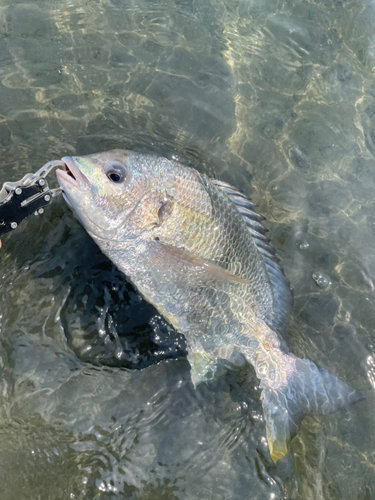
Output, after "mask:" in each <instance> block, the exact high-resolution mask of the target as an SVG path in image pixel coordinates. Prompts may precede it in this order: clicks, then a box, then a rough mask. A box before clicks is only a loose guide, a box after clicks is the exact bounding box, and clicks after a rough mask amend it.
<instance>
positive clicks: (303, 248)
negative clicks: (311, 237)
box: [299, 243, 310, 250]
mask: <svg viewBox="0 0 375 500" xmlns="http://www.w3.org/2000/svg"><path fill="white" fill-rule="evenodd" d="M309 246H310V245H309V244H308V243H301V244H300V246H299V247H300V249H301V250H307V249H308V248H309Z"/></svg>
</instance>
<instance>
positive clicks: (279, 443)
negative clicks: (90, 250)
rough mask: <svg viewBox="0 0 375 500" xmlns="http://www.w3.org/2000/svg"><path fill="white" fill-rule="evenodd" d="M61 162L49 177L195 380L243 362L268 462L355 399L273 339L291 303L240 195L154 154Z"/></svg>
mask: <svg viewBox="0 0 375 500" xmlns="http://www.w3.org/2000/svg"><path fill="white" fill-rule="evenodd" d="M63 161H65V164H66V169H65V172H64V171H57V175H58V180H59V183H60V186H61V188H62V189H63V192H64V196H65V198H66V200H67V201H68V203H69V205H70V206H71V207H72V208H73V210H74V211H75V213H76V215H77V217H78V219H79V220H80V221H81V223H82V224H83V226H84V227H85V228H86V230H87V231H88V232H89V234H90V235H91V236H92V238H93V239H94V240H95V241H96V242H97V244H98V245H99V247H100V248H101V249H102V251H103V252H104V253H105V254H106V255H107V256H108V257H109V258H110V259H111V260H112V261H113V262H114V263H115V265H116V266H117V267H118V268H119V269H120V270H121V271H123V272H124V273H125V275H126V276H127V278H128V279H129V280H131V281H132V282H133V283H134V284H135V286H136V287H137V288H138V290H139V292H140V293H141V294H142V295H143V297H144V298H145V299H146V300H148V301H149V302H151V303H152V304H153V305H154V306H155V307H156V308H157V309H158V311H159V312H160V313H161V314H162V315H163V316H164V317H165V318H167V319H168V320H169V321H170V323H171V324H172V325H173V326H174V327H175V328H176V329H177V330H179V331H180V332H181V333H183V334H184V335H185V337H186V340H187V344H188V351H189V354H188V360H189V362H190V365H191V378H192V382H193V383H194V385H195V386H196V385H197V384H199V383H201V382H206V381H208V380H210V379H211V378H212V377H213V376H214V374H215V372H216V370H217V368H218V366H219V364H220V363H221V361H224V362H225V363H226V365H227V366H230V365H231V363H236V360H238V355H242V356H243V357H245V359H246V360H247V361H248V362H249V363H251V364H252V365H253V367H254V369H255V373H256V375H257V377H258V378H259V379H260V387H261V388H262V394H261V401H262V405H263V410H264V417H265V421H266V433H267V439H268V444H269V448H270V454H271V458H272V459H273V460H274V461H275V462H276V461H277V460H279V459H280V458H282V457H283V456H284V455H285V454H286V453H287V446H288V441H289V440H290V438H291V437H292V436H293V435H294V434H295V433H296V432H297V430H298V424H299V422H300V420H301V419H302V418H303V416H304V415H306V414H308V413H310V414H327V413H330V412H332V411H335V410H337V409H338V408H340V407H342V406H346V405H348V404H351V403H355V402H357V401H360V400H361V399H363V396H362V394H361V393H359V392H358V391H355V390H353V389H351V388H350V387H349V386H348V385H347V384H345V383H344V382H342V381H340V380H339V379H338V378H337V377H335V376H334V375H332V374H331V373H329V372H328V371H327V370H325V369H323V368H320V369H319V368H317V367H316V366H315V365H314V363H312V362H311V361H309V360H308V359H300V358H297V357H296V356H294V355H293V354H291V353H289V352H288V348H287V346H286V343H285V341H284V340H283V338H282V334H283V332H284V331H285V328H286V326H287V323H288V316H289V312H290V308H291V293H290V289H289V283H288V280H287V279H286V277H285V276H284V273H283V271H282V269H281V267H280V266H279V260H278V259H277V258H276V256H275V251H274V250H273V249H272V248H271V247H270V246H269V241H268V239H267V238H266V236H265V232H266V231H265V229H264V228H263V226H262V225H261V221H262V220H263V219H264V218H263V217H262V216H260V215H259V214H257V213H256V212H255V205H254V204H253V203H252V202H251V201H250V200H248V199H247V198H246V197H245V196H244V195H243V194H241V193H240V192H239V191H237V190H236V189H235V188H234V187H232V186H230V185H228V184H225V183H223V182H220V181H215V180H212V179H210V178H208V177H207V176H205V175H204V174H199V173H198V172H197V171H195V170H194V169H191V168H188V167H186V166H183V165H179V164H176V163H174V162H171V161H169V160H168V159H166V158H163V157H158V156H155V155H143V154H141V153H135V152H132V151H125V150H114V151H107V152H104V153H98V154H95V155H89V156H85V157H74V158H71V157H65V158H63ZM113 171H114V172H116V176H115V177H114V179H116V181H114V180H113V179H112V178H111V175H110V174H111V172H113ZM68 177H69V178H68ZM72 179H74V182H73V181H72Z"/></svg>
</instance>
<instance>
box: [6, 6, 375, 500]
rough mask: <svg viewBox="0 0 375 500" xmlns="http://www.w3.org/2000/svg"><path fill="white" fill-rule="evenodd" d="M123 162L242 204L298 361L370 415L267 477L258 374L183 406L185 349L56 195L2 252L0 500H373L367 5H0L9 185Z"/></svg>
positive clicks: (374, 297) (372, 42)
mask: <svg viewBox="0 0 375 500" xmlns="http://www.w3.org/2000/svg"><path fill="white" fill-rule="evenodd" d="M114 147H121V148H129V149H135V150H139V151H147V152H149V151H153V152H157V153H166V154H169V155H170V154H172V155H175V156H177V157H179V158H184V159H185V161H186V162H187V163H188V164H189V165H191V166H194V167H196V168H198V169H200V170H201V171H204V172H206V173H207V174H209V175H211V176H213V177H216V178H219V179H221V180H223V181H226V182H229V183H231V184H233V185H235V186H237V187H238V188H241V189H242V190H243V191H244V192H245V193H246V194H247V195H248V196H250V197H251V198H252V199H253V200H254V201H255V202H256V203H257V204H258V205H259V210H260V212H261V213H262V214H263V215H265V216H266V217H267V222H266V225H267V227H268V229H269V235H270V238H271V239H272V242H273V245H274V247H275V248H276V250H277V254H278V256H279V257H280V258H281V260H282V264H283V267H284V269H285V273H286V275H287V277H288V278H289V280H290V283H291V286H292V288H293V292H294V308H293V312H292V317H291V324H290V328H289V330H288V333H287V340H288V344H289V347H290V349H291V351H292V352H294V353H295V354H296V355H298V356H301V357H308V358H309V359H311V360H312V361H314V362H315V363H317V364H318V365H319V366H323V367H325V368H327V369H328V370H330V371H331V372H333V373H334V374H336V375H337V376H338V377H340V378H341V379H342V380H344V381H346V382H347V383H348V384H350V385H351V386H352V387H354V388H356V389H358V390H361V391H362V392H363V393H364V394H365V395H366V398H367V399H366V401H364V402H361V403H359V404H357V405H355V406H353V407H352V408H350V409H348V410H346V411H342V412H338V413H335V414H332V415H329V416H324V417H307V418H305V419H304V421H303V423H302V425H301V430H300V432H299V434H298V435H297V437H295V438H294V439H293V441H292V443H291V446H290V454H289V455H288V456H287V457H285V459H283V460H281V461H279V462H278V463H277V465H275V464H273V462H272V461H271V459H270V456H269V452H268V448H267V446H266V441H265V427H264V421H263V417H262V409H261V404H260V401H259V395H260V389H259V386H258V381H257V379H256V378H255V376H254V372H253V371H252V370H251V369H248V370H246V369H241V370H237V371H236V372H232V373H227V374H224V375H223V376H222V377H220V378H218V379H217V380H215V381H214V382H212V383H211V384H210V385H201V386H199V387H198V388H197V390H194V388H193V386H192V384H191V382H190V375H189V365H188V362H187V361H186V349H185V343H184V339H183V337H182V336H181V335H179V334H178V333H177V332H175V331H174V330H173V329H172V328H171V327H170V326H169V325H168V324H166V322H165V321H164V320H163V319H162V318H160V317H159V316H158V314H157V312H156V311H155V310H154V309H153V308H152V306H150V305H149V304H147V303H145V302H144V301H143V300H142V299H141V297H140V296H139V295H138V294H137V292H136V291H135V290H134V289H133V288H132V287H131V285H129V284H127V283H126V280H125V278H124V276H123V275H122V274H121V273H119V272H118V271H117V270H116V269H115V268H114V266H113V265H112V264H111V262H109V261H108V260H107V259H106V258H105V257H104V256H103V255H102V254H101V253H100V251H99V250H98V249H97V247H96V246H95V244H94V243H93V242H92V241H91V240H90V238H89V237H88V235H87V234H86V233H85V231H84V230H83V228H82V227H81V226H80V225H79V223H78V222H77V221H76V219H75V218H74V217H73V215H72V213H71V212H70V210H69V207H68V206H67V205H66V204H65V203H64V202H63V200H62V198H61V197H60V198H58V199H57V200H56V201H55V202H54V203H53V205H52V207H51V208H50V209H48V210H46V212H45V214H44V215H43V216H42V217H39V218H37V217H32V218H30V219H29V220H28V222H25V223H23V224H22V226H20V228H19V229H18V230H17V231H16V232H14V234H11V235H9V236H6V237H4V238H3V248H2V250H1V252H0V279H1V281H0V295H1V303H0V315H1V318H0V328H1V332H0V344H1V346H0V347H1V349H0V498H1V500H23V499H25V500H49V499H50V500H63V499H76V500H78V499H82V500H93V499H94V500H97V499H101V500H109V499H121V500H122V499H142V500H157V499H167V500H170V499H179V500H185V499H189V500H190V499H199V500H201V499H203V500H219V499H220V500H224V499H225V500H237V499H241V500H243V499H257V500H263V499H264V500H281V499H284V500H289V499H295V500H317V499H324V500H372V499H374V498H375V411H374V408H375V397H374V395H375V392H374V390H375V352H374V343H375V332H374V330H375V307H374V306H375V282H374V280H375V259H374V249H375V202H374V199H375V196H374V193H375V162H374V154H375V4H374V2H373V1H372V0H278V1H276V0H237V1H234V0H160V1H157V0H148V1H146V0H137V1H135V0H127V1H126V0H89V1H88V0H84V1H83V0H44V1H43V0H24V1H18V0H1V2H0V181H1V182H3V181H12V180H17V179H19V178H20V177H22V176H23V175H24V174H25V173H27V172H31V171H35V170H37V169H38V168H39V167H40V166H41V165H43V164H44V163H45V162H47V161H49V160H52V159H59V158H60V157H62V156H65V155H74V154H77V155H82V154H87V153H93V152H97V151H102V150H105V149H109V148H114ZM50 179H51V183H53V182H54V181H53V175H52V176H50Z"/></svg>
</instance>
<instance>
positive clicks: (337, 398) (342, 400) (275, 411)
mask: <svg viewBox="0 0 375 500" xmlns="http://www.w3.org/2000/svg"><path fill="white" fill-rule="evenodd" d="M288 357H289V356H288ZM293 361H295V362H294V363H293V364H294V367H293V370H292V371H291V373H289V374H288V378H287V383H286V384H285V385H281V386H280V387H279V388H277V389H274V388H272V387H270V386H266V387H265V388H264V389H263V392H262V395H261V400H262V404H263V410H264V417H265V421H266V432H267V440H268V445H269V449H270V453H271V458H272V460H273V461H274V462H275V463H276V462H277V460H279V459H280V458H282V457H283V456H284V455H285V454H286V453H287V451H288V450H287V444H288V442H289V440H290V439H291V438H292V437H293V436H294V435H295V434H296V433H297V430H298V424H299V423H300V421H301V420H302V418H303V417H304V415H307V414H311V415H319V414H320V415H327V414H329V413H332V412H334V411H336V410H338V409H340V408H342V407H345V406H349V405H351V404H354V403H357V402H358V401H362V400H363V399H364V396H363V395H362V393H360V392H359V391H356V390H354V389H352V388H351V387H349V386H348V385H347V384H345V383H344V382H342V381H341V380H339V379H338V378H337V377H335V376H334V375H332V373H329V372H328V371H327V370H325V369H324V368H318V367H316V366H315V365H314V363H312V362H311V361H309V360H308V359H299V358H294V357H293Z"/></svg>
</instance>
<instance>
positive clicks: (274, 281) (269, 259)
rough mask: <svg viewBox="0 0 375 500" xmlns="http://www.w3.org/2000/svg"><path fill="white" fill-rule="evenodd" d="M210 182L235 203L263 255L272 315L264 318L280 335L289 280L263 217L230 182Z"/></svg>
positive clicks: (289, 294) (288, 301)
mask: <svg viewBox="0 0 375 500" xmlns="http://www.w3.org/2000/svg"><path fill="white" fill-rule="evenodd" d="M211 182H212V183H213V184H214V185H215V186H216V187H217V188H218V189H220V191H222V192H223V193H225V194H226V195H227V196H228V198H229V199H230V200H231V201H232V202H233V203H234V204H235V206H236V207H237V210H238V211H239V212H240V214H241V215H242V217H243V220H244V221H245V222H246V224H247V227H248V229H249V231H250V234H251V236H252V237H253V240H254V242H255V244H256V245H257V247H258V250H259V252H260V253H261V255H262V257H263V261H264V264H265V266H266V270H267V274H268V277H269V280H270V283H271V286H272V291H273V311H274V315H273V317H272V318H270V319H268V320H267V319H266V320H265V321H266V323H267V324H268V326H269V327H270V328H272V329H273V330H274V331H276V332H277V333H279V334H281V335H283V334H284V332H285V330H286V328H287V326H288V324H289V315H290V312H291V309H292V303H293V298H292V292H291V290H290V285H289V281H288V280H287V278H286V277H285V274H284V271H283V270H282V268H281V267H280V265H279V262H280V260H279V259H278V258H277V257H276V255H275V250H274V249H273V248H272V247H271V246H270V244H269V243H270V240H269V239H268V238H267V237H266V236H265V234H266V232H267V231H268V229H265V228H264V227H263V226H262V224H261V222H262V221H263V220H265V217H263V216H262V215H259V214H258V213H256V211H255V209H256V205H255V204H254V203H253V202H252V201H250V200H249V199H248V198H246V196H245V195H243V194H242V193H240V192H239V191H238V190H237V189H236V188H234V187H233V186H231V185H230V184H226V183H225V182H221V181H217V180H213V179H211Z"/></svg>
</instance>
